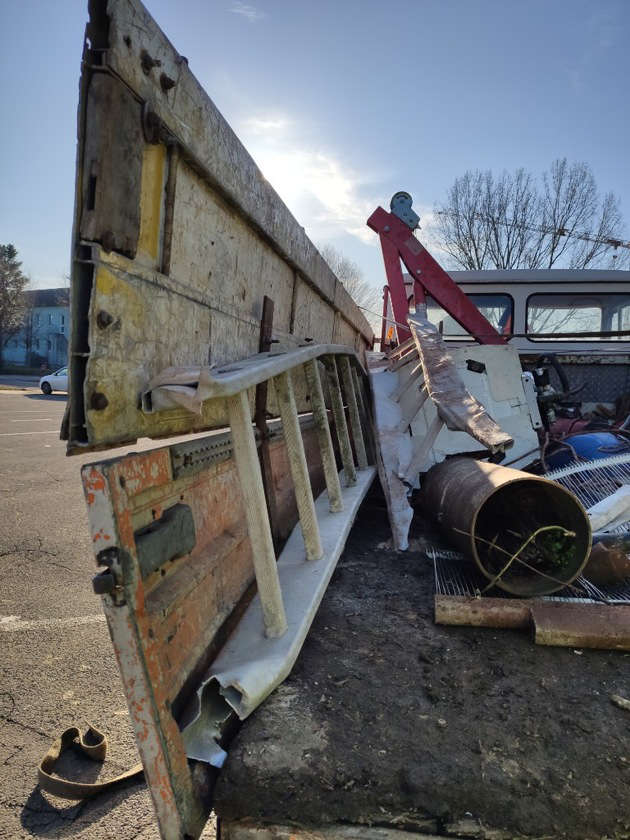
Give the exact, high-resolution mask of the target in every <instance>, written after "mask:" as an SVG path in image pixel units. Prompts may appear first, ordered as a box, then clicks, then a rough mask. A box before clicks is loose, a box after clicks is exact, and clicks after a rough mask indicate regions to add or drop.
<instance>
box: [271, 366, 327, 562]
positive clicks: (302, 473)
mask: <svg viewBox="0 0 630 840" xmlns="http://www.w3.org/2000/svg"><path fill="white" fill-rule="evenodd" d="M273 384H274V388H275V389H276V397H277V398H278V408H279V409H280V417H281V419H282V430H283V432H284V440H285V443H286V445H287V453H288V455H289V466H290V468H291V477H292V478H293V487H294V489H295V501H296V502H297V508H298V513H299V515H300V527H301V529H302V535H303V537H304V547H305V548H306V559H307V560H319V559H320V558H321V557H322V555H323V553H324V550H323V549H322V541H321V539H320V535H319V523H318V521H317V514H316V513H315V502H314V501H313V491H312V490H311V480H310V477H309V474H308V465H307V463H306V454H305V452H304V442H303V441H302V432H301V430H300V421H299V420H298V414H297V406H296V405H295V396H294V393H293V385H292V383H291V375H290V373H289V372H288V371H285V372H284V373H281V374H280V375H279V376H276V377H275V378H274V380H273Z"/></svg>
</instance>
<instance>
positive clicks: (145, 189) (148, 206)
mask: <svg viewBox="0 0 630 840" xmlns="http://www.w3.org/2000/svg"><path fill="white" fill-rule="evenodd" d="M165 163H166V146H163V145H162V144H159V145H155V146H150V145H147V146H145V147H144V153H143V157H142V181H141V185H140V236H139V238H138V253H139V254H140V255H141V256H144V257H149V258H150V260H151V262H152V263H154V264H155V263H157V261H158V258H159V250H160V222H161V215H162V196H163V194H164V167H165Z"/></svg>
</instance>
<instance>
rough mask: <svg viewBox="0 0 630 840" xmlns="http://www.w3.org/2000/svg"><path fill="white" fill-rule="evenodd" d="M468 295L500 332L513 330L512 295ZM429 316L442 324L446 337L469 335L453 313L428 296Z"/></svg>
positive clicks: (506, 333) (503, 333) (432, 320)
mask: <svg viewBox="0 0 630 840" xmlns="http://www.w3.org/2000/svg"><path fill="white" fill-rule="evenodd" d="M467 297H468V298H469V299H470V300H471V301H472V302H473V303H474V304H475V306H476V307H477V309H478V310H479V311H480V312H481V314H482V315H483V316H484V317H485V318H486V319H487V320H488V321H489V322H490V323H491V324H492V326H493V327H494V328H495V329H496V330H497V331H498V332H500V333H501V334H502V335H509V334H510V333H511V332H512V322H513V317H514V301H513V300H512V298H511V297H510V295H502V294H469V295H467ZM427 316H428V318H429V321H431V323H433V324H435V325H436V326H439V325H440V324H441V325H442V326H441V330H442V333H443V335H444V336H445V337H448V336H467V335H469V333H468V332H466V330H465V329H464V328H463V327H461V326H460V325H459V324H458V323H457V321H456V320H455V319H454V318H453V317H452V316H451V315H449V314H448V313H446V312H445V311H444V310H443V309H442V307H441V306H440V305H439V304H437V303H436V302H435V301H434V300H433V298H431V297H428V296H427Z"/></svg>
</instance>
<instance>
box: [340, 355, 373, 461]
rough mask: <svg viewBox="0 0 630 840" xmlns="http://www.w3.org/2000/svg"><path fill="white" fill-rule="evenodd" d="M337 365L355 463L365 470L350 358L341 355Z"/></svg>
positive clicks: (365, 456)
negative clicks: (344, 395) (352, 442)
mask: <svg viewBox="0 0 630 840" xmlns="http://www.w3.org/2000/svg"><path fill="white" fill-rule="evenodd" d="M339 365H340V367H341V378H342V379H343V389H344V391H345V393H346V402H347V403H348V417H349V419H350V428H351V429H352V440H353V441H354V451H355V452H356V453H357V463H358V465H359V469H360V470H366V469H367V465H368V462H367V454H366V452H365V442H364V440H363V429H362V428H361V418H360V417H359V407H358V405H357V395H356V394H355V392H354V382H353V380H352V373H351V371H350V359H349V358H348V357H347V356H341V357H340V359H339Z"/></svg>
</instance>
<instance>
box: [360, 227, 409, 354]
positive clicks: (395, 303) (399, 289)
mask: <svg viewBox="0 0 630 840" xmlns="http://www.w3.org/2000/svg"><path fill="white" fill-rule="evenodd" d="M371 218H373V217H372V216H370V219H371ZM368 224H370V222H369V220H368ZM370 227H371V225H370ZM373 230H376V228H373ZM407 230H409V228H407ZM379 233H380V231H379ZM380 238H381V248H382V249H383V262H384V263H385V274H386V276H387V284H388V286H389V296H390V299H391V302H392V313H393V315H394V320H395V321H396V322H397V323H396V332H397V334H398V343H399V344H402V343H403V341H407V339H408V338H411V332H410V330H409V329H407V328H406V327H404V326H402V324H406V323H407V315H408V314H409V305H408V303H407V291H406V289H405V281H404V279H403V273H402V268H401V267H400V254H399V253H398V248H397V247H396V245H395V244H394V243H393V242H391V241H390V240H389V239H388V238H387V236H386V235H385V234H383V233H381V234H380Z"/></svg>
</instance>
